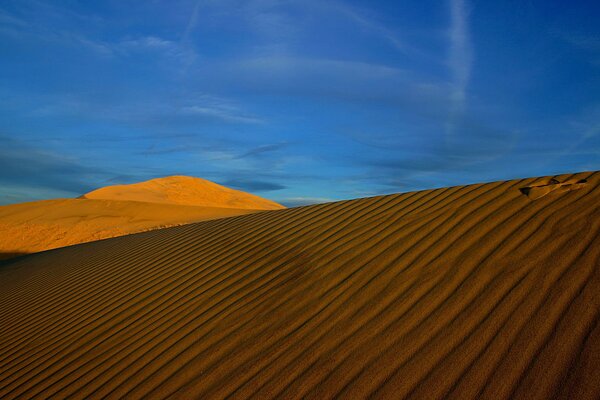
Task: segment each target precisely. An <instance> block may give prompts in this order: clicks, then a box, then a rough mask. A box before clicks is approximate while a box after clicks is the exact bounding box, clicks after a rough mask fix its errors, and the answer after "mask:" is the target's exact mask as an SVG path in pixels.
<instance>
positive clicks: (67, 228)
mask: <svg viewBox="0 0 600 400" xmlns="http://www.w3.org/2000/svg"><path fill="white" fill-rule="evenodd" d="M176 192H177V193H178V194H175V193H176ZM111 196H112V197H113V198H111ZM82 197H83V198H79V199H58V200H45V201H36V202H29V203H23V204H14V205H9V206H1V207H0V259H2V258H10V257H12V256H15V255H21V254H28V253H34V252H38V251H42V250H48V249H54V248H58V247H64V246H69V245H72V244H78V243H84V242H90V241H93V240H99V239H105V238H111V237H115V236H122V235H126V234H130V233H135V232H143V231H146V230H150V229H156V228H161V227H167V226H174V225H181V224H184V223H190V222H198V221H204V220H209V219H214V218H222V217H229V216H233V215H242V214H248V213H251V212H256V211H260V210H264V209H280V208H283V206H281V205H279V204H277V203H275V202H272V201H270V200H266V199H262V198H260V197H258V196H254V195H251V194H248V193H243V192H239V191H236V190H232V189H228V188H226V187H223V186H220V185H217V184H215V183H212V182H209V181H206V180H203V179H199V178H192V177H181V176H175V177H168V178H160V179H153V180H151V181H147V182H141V183H139V184H133V185H123V186H109V187H106V188H103V189H98V190H96V191H94V192H91V193H88V194H86V195H84V196H82ZM88 197H89V198H88ZM232 206H238V207H239V208H235V207H232ZM253 207H255V208H253Z"/></svg>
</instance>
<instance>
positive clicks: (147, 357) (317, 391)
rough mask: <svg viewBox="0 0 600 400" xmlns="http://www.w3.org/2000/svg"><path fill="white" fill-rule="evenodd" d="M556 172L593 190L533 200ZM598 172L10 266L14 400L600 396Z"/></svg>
mask: <svg viewBox="0 0 600 400" xmlns="http://www.w3.org/2000/svg"><path fill="white" fill-rule="evenodd" d="M553 180H554V181H556V182H559V183H564V182H567V181H568V182H571V181H574V182H580V181H582V180H585V182H581V183H577V185H578V186H577V187H568V190H552V191H548V193H545V194H544V195H543V196H541V197H538V196H533V197H534V198H532V197H529V196H528V195H527V194H526V193H525V192H526V191H525V192H524V191H523V190H522V189H523V188H528V187H539V186H544V185H555V183H553V182H554V181H553ZM599 180H600V173H598V172H586V173H579V174H572V175H560V176H554V177H542V178H528V179H521V180H512V181H503V182H494V183H488V184H476V185H468V186H461V187H450V188H442V189H436V190H426V191H420V192H412V193H405V194H398V195H388V196H378V197H372V198H365V199H357V200H348V201H341V202H336V203H328V204H320V205H314V206H306V207H298V208H292V209H286V210H274V211H265V212H262V213H257V214H250V215H242V216H235V217H230V218H223V219H216V220H211V221H205V222H200V223H195V224H190V225H184V226H178V227H173V228H167V229H161V230H154V231H149V232H144V233H139V234H135V235H128V236H124V237H120V238H114V239H107V240H102V241H97V242H92V243H86V244H80V245H76V246H71V247H68V248H63V249H56V250H52V251H47V252H44V253H38V254H32V255H29V256H25V257H22V258H19V259H15V260H8V261H4V262H3V263H0V282H2V288H1V289H0V397H2V398H65V397H70V398H81V399H84V398H123V397H127V398H134V399H135V398H166V397H176V398H215V399H218V398H225V397H232V398H313V399H325V398H334V397H342V398H366V397H375V398H416V399H438V398H451V399H479V398H481V399H508V398H528V399H529V398H532V399H534V398H539V399H547V398H557V399H572V398H577V399H596V398H598V397H599V396H600V358H599V357H598V354H599V350H600V291H599V290H598V288H599V287H600V262H599V261H600V235H599V232H600V191H599V189H598V186H599V183H600V182H599ZM544 191H545V190H544Z"/></svg>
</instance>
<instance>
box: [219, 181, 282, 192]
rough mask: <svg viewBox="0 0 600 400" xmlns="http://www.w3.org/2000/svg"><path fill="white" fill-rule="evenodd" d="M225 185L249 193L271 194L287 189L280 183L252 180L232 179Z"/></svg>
mask: <svg viewBox="0 0 600 400" xmlns="http://www.w3.org/2000/svg"><path fill="white" fill-rule="evenodd" d="M224 185H225V186H229V187H232V188H234V189H239V190H244V191H248V192H271V191H275V190H282V189H286V188H287V186H285V185H282V184H279V183H275V182H268V181H261V180H251V179H230V180H228V181H225V183H224Z"/></svg>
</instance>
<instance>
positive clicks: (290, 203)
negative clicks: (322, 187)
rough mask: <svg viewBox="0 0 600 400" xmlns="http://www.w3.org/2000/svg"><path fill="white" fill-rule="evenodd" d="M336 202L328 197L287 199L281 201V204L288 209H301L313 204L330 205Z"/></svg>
mask: <svg viewBox="0 0 600 400" xmlns="http://www.w3.org/2000/svg"><path fill="white" fill-rule="evenodd" d="M332 201H335V200H334V199H330V198H327V197H286V198H284V199H281V200H279V203H281V204H283V205H284V206H286V207H300V206H308V205H311V204H321V203H329V202H332Z"/></svg>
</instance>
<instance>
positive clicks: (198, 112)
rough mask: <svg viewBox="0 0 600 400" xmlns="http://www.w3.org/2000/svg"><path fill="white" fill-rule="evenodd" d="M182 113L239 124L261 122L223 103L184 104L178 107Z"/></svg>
mask: <svg viewBox="0 0 600 400" xmlns="http://www.w3.org/2000/svg"><path fill="white" fill-rule="evenodd" d="M180 113H181V114H182V115H190V116H201V117H208V118H214V119H218V120H221V121H224V122H231V123H241V124H260V123H262V122H263V120H261V119H260V118H258V117H255V116H252V115H248V114H241V113H240V111H239V110H238V109H236V108H234V107H227V106H223V105H214V106H210V105H202V106H199V105H193V106H185V107H182V108H181V109H180Z"/></svg>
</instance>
